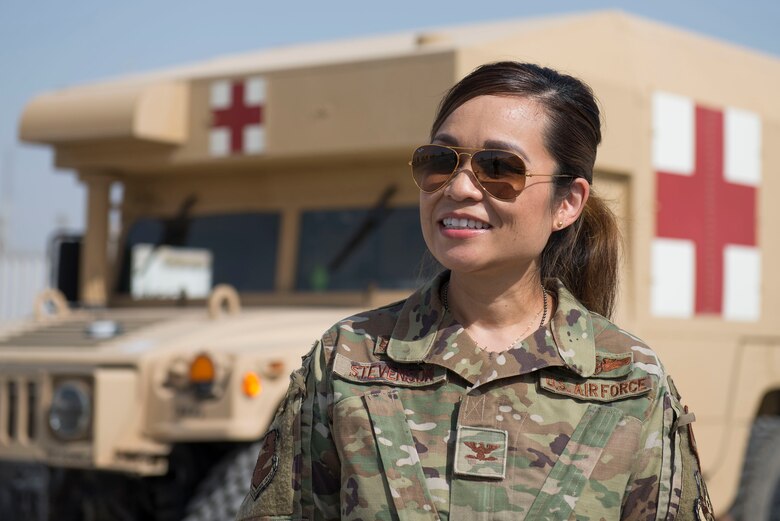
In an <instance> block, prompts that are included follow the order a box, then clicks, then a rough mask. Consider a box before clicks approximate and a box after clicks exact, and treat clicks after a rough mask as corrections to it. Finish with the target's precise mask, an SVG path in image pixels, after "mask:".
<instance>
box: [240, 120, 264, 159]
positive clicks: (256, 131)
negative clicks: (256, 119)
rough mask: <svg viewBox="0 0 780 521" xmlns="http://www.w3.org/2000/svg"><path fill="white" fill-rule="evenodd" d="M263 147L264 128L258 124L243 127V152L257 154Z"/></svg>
mask: <svg viewBox="0 0 780 521" xmlns="http://www.w3.org/2000/svg"><path fill="white" fill-rule="evenodd" d="M264 149H265V129H264V128H263V127H261V126H260V125H247V126H245V127H244V152H246V153H247V154H259V153H260V152H262V151H263V150H264Z"/></svg>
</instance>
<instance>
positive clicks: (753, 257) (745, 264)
mask: <svg viewBox="0 0 780 521" xmlns="http://www.w3.org/2000/svg"><path fill="white" fill-rule="evenodd" d="M723 316H724V317H725V318H726V319H728V320H742V321H751V322H754V321H757V320H758V319H759V318H761V253H760V251H759V250H758V248H752V247H750V246H736V245H731V244H730V245H728V246H726V248H725V250H724V252H723Z"/></svg>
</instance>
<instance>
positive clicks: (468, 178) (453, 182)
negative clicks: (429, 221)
mask: <svg viewBox="0 0 780 521" xmlns="http://www.w3.org/2000/svg"><path fill="white" fill-rule="evenodd" d="M469 159H470V158H464V160H463V161H461V163H460V165H458V169H457V170H456V171H455V173H454V174H452V178H451V179H450V182H449V183H448V184H447V187H446V188H445V193H446V194H447V195H448V196H449V197H451V198H453V199H455V200H459V201H460V200H463V199H476V200H479V199H481V198H482V187H480V186H479V182H478V181H477V178H476V176H475V175H474V172H473V171H472V170H471V161H469Z"/></svg>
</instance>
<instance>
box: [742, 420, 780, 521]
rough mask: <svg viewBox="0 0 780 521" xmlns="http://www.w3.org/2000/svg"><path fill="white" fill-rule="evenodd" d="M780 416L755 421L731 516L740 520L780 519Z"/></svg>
mask: <svg viewBox="0 0 780 521" xmlns="http://www.w3.org/2000/svg"><path fill="white" fill-rule="evenodd" d="M778 444H780V417H777V416H759V417H758V418H756V421H755V422H754V423H753V427H752V429H751V431H750V439H749V441H748V448H747V454H746V455H745V463H744V465H743V467H742V477H741V479H740V484H739V491H738V492H737V500H736V501H735V503H734V506H733V507H732V509H731V512H730V513H731V515H732V517H734V519H736V520H737V521H748V520H749V521H780V450H778Z"/></svg>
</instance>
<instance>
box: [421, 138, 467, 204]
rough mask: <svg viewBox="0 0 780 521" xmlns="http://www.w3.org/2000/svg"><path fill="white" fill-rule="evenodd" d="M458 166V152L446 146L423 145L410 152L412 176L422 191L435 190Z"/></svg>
mask: <svg viewBox="0 0 780 521" xmlns="http://www.w3.org/2000/svg"><path fill="white" fill-rule="evenodd" d="M457 166H458V154H457V153H455V151H454V150H452V149H450V148H447V147H440V146H437V145H424V146H421V147H419V148H417V150H415V151H414V154H412V176H413V177H414V182H415V183H417V186H418V187H419V188H420V190H422V191H423V192H435V191H436V190H438V189H439V188H441V187H442V186H444V184H446V183H447V181H448V180H449V178H450V176H451V175H452V172H454V171H455V168H456V167H457Z"/></svg>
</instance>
